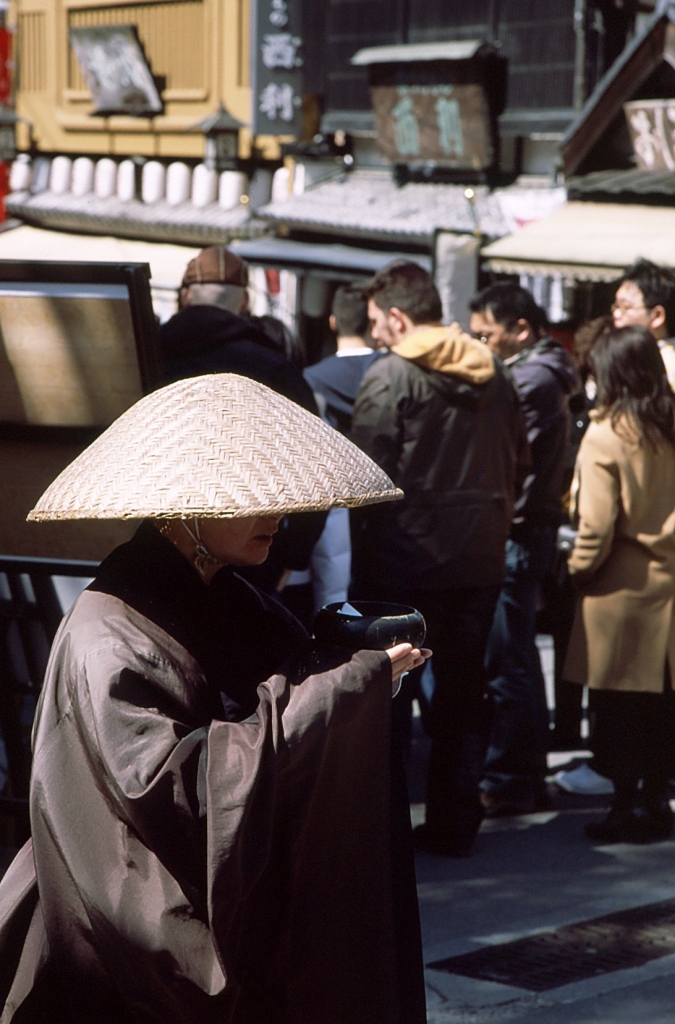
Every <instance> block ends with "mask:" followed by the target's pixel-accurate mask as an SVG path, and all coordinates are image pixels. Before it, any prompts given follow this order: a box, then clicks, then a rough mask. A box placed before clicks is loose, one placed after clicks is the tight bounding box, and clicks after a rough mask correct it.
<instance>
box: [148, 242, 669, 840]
mask: <svg viewBox="0 0 675 1024" xmlns="http://www.w3.org/2000/svg"><path fill="white" fill-rule="evenodd" d="M246 283H247V271H246V266H245V264H244V263H243V261H241V260H240V259H238V258H237V257H236V256H234V254H232V253H230V252H228V251H227V250H226V249H223V248H221V247H212V248H211V249H207V250H204V251H203V252H202V253H201V254H200V255H199V256H198V257H196V259H194V260H193V261H191V263H190V265H189V267H188V270H187V272H186V275H185V280H184V286H183V289H182V292H181V295H182V307H183V308H182V309H181V311H180V312H179V313H178V314H177V315H176V316H175V317H174V318H173V319H172V320H171V321H170V322H169V323H168V324H166V325H165V326H163V327H162V328H161V329H160V344H161V350H162V356H163V360H164V366H165V369H166V374H167V380H173V379H177V378H179V377H182V376H187V375H190V374H194V373H198V372H204V371H205V370H210V371H216V370H217V371H228V370H229V371H234V372H238V373H243V374H246V375H249V376H252V377H254V378H256V379H258V380H261V381H262V382H264V383H266V384H268V385H270V386H271V387H273V388H275V389H276V390H279V391H281V392H282V393H283V394H285V395H287V396H288V397H290V398H292V399H293V400H295V401H299V402H300V403H301V404H303V405H304V406H305V407H306V408H308V409H312V411H315V412H316V413H318V414H319V415H321V416H322V417H323V418H324V419H325V420H326V421H327V422H328V423H330V424H331V425H332V426H334V427H335V428H336V429H337V430H339V431H341V432H342V433H343V434H345V435H347V436H348V437H350V438H351V439H352V440H353V441H354V442H355V443H356V444H357V445H358V446H359V447H360V448H362V450H363V451H365V452H366V453H367V454H368V455H370V457H371V458H372V459H373V460H374V461H375V462H376V463H377V464H378V465H379V466H380V467H381V468H382V469H384V470H385V472H386V473H387V474H388V475H389V476H390V477H391V479H392V480H393V481H394V483H395V484H396V485H397V486H399V487H400V488H401V489H402V490H403V492H404V495H405V497H404V498H403V500H402V501H400V502H397V503H394V504H387V505H376V506H372V507H367V508H363V509H360V510H352V511H351V513H347V511H346V510H344V509H334V510H333V511H332V512H330V513H329V515H328V516H327V517H326V516H325V515H323V514H317V513H313V514H308V515H300V516H291V517H286V519H285V520H284V522H283V523H282V528H281V530H280V537H281V542H280V543H277V544H276V550H275V553H274V556H273V557H272V558H271V559H269V560H268V563H267V564H266V565H265V566H264V567H260V568H259V569H253V570H245V575H247V576H248V577H249V578H250V579H251V580H252V581H254V582H255V583H257V585H259V586H263V587H264V588H267V589H268V590H269V591H271V592H273V593H275V594H276V596H277V597H278V598H279V599H280V600H281V601H282V602H283V603H284V604H286V606H287V607H288V608H289V609H291V610H292V611H293V612H294V613H295V614H296V615H297V616H298V617H299V618H300V619H301V621H303V623H304V624H305V626H307V627H308V628H310V629H311V624H312V620H313V616H314V615H315V614H316V612H317V610H318V609H319V608H320V607H321V606H322V605H324V604H327V603H329V602H339V601H343V600H347V599H348V598H351V600H357V599H361V600H366V599H367V600H373V601H389V602H396V603H400V604H405V605H412V606H414V607H416V608H417V609H419V610H420V611H421V612H422V613H423V615H424V617H425V620H426V624H427V637H428V644H429V646H430V648H432V649H433V651H434V656H433V659H432V660H431V662H430V663H429V664H428V665H426V666H425V667H424V669H423V670H422V669H420V670H418V671H417V672H416V673H413V674H412V675H411V677H410V678H409V679H407V680H406V683H405V685H404V686H403V689H402V692H401V695H400V696H399V698H398V699H397V702H396V709H395V720H396V726H397V730H398V734H399V738H400V742H401V744H402V745H403V748H404V749H405V748H406V745H407V744H408V742H409V738H410V722H411V703H412V701H413V699H416V700H417V701H418V702H419V707H420V710H421V714H422V721H423V724H424V727H425V729H426V731H427V732H428V734H429V736H430V738H431V747H430V760H429V766H428V777H427V792H426V820H425V823H424V824H423V825H422V826H419V827H418V829H417V830H416V833H415V841H416V843H417V844H418V845H419V846H421V847H423V848H425V849H427V850H431V851H435V852H438V853H441V854H446V855H452V856H463V855H467V854H468V853H470V852H471V850H472V847H473V844H474V840H475V836H476V834H477V832H478V830H479V828H480V824H481V821H482V819H483V817H484V816H485V815H491V816H492V815H511V814H522V813H527V812H528V811H532V810H535V809H537V808H541V807H542V806H545V805H546V802H547V784H546V779H547V772H548V769H547V754H548V753H549V751H550V750H551V749H558V750H562V749H568V750H574V749H577V750H578V749H580V748H582V747H585V746H586V745H587V740H586V738H585V737H583V736H582V719H583V711H582V693H583V688H584V687H588V688H589V689H590V693H591V695H590V700H589V704H590V721H591V724H592V730H591V737H590V746H591V748H592V750H593V752H594V755H595V756H594V759H593V761H592V762H591V761H585V762H584V763H583V765H582V767H581V768H580V769H577V770H576V772H575V771H568V772H561V773H559V776H558V778H559V781H560V784H561V785H562V786H564V787H565V788H567V789H569V790H571V791H579V792H584V791H585V792H598V793H599V792H605V793H612V792H613V794H614V798H613V803H612V807H611V810H610V812H609V814H608V817H607V819H606V820H605V821H604V822H602V823H600V824H599V825H598V826H597V827H594V826H591V827H589V833H590V834H591V836H592V837H595V838H603V837H604V838H605V839H607V838H608V837H610V838H613V839H615V840H618V839H621V840H628V841H632V840H635V841H648V840H649V839H652V838H659V837H661V836H663V835H666V834H668V833H669V832H670V828H671V823H672V814H671V812H670V806H669V803H668V785H669V779H670V777H671V775H674V774H675V768H671V765H670V758H671V754H670V747H671V738H670V737H671V736H672V731H671V721H670V716H671V710H670V702H671V685H670V673H669V668H668V665H669V658H670V655H671V653H673V644H675V629H674V628H673V590H674V584H673V577H674V574H675V522H674V521H672V519H671V515H672V510H673V509H675V492H673V487H675V478H673V477H672V473H675V434H673V428H672V426H671V421H672V415H673V412H672V391H671V389H672V386H673V385H674V384H675V345H674V344H673V341H672V340H671V339H672V338H673V337H674V336H675V278H674V277H673V275H672V273H671V272H670V271H667V270H664V269H662V268H659V267H656V266H655V265H653V264H651V263H649V262H647V261H644V260H641V261H639V262H638V263H637V264H636V265H635V266H634V267H631V268H629V269H628V270H627V271H626V272H625V274H624V275H623V277H622V278H621V280H620V281H619V282H618V285H617V288H616V294H615V300H614V303H613V305H612V308H611V311H609V312H608V313H607V315H606V316H602V317H599V318H597V319H595V320H593V321H590V322H588V323H585V324H582V325H581V326H580V327H579V329H578V330H577V333H576V335H575V339H574V348H573V350H572V351H568V350H567V349H566V348H565V347H563V345H561V344H560V343H559V342H558V341H557V340H555V338H554V337H552V336H551V334H550V333H549V331H548V329H547V324H546V316H545V314H544V312H543V310H542V309H540V308H539V306H538V305H537V304H536V302H535V300H534V298H533V297H532V295H531V294H530V293H529V292H528V291H526V290H525V289H524V288H522V287H520V286H518V285H516V284H513V283H509V282H507V283H499V284H494V285H491V286H490V287H487V288H485V289H484V290H483V291H481V292H480V293H478V294H477V295H476V296H475V297H474V299H473V300H472V302H471V304H470V309H471V319H470V333H468V332H466V331H464V330H462V329H461V328H460V327H459V325H458V324H456V323H455V324H452V325H451V326H443V325H442V322H441V321H442V310H441V302H440V297H439V294H438V291H437V289H436V286H435V284H434V281H433V278H432V277H431V275H430V274H429V273H427V271H425V270H423V269H422V268H421V267H420V266H419V265H418V264H417V263H414V262H410V261H402V260H398V261H394V262H393V263H391V264H390V265H389V266H387V267H385V268H384V269H383V270H381V271H380V272H378V273H377V274H376V275H375V276H374V278H373V279H372V280H371V281H370V282H368V283H367V284H366V285H365V286H364V285H363V284H362V283H353V284H351V285H342V286H340V287H339V288H338V289H337V290H336V293H335V296H334V300H333V307H332V313H331V318H330V326H331V329H332V331H333V332H334V334H335V339H336V341H335V352H334V353H333V354H330V355H328V356H326V357H325V358H323V359H322V360H320V361H319V362H318V363H315V364H314V365H312V366H309V367H307V368H306V369H305V370H304V373H303V372H301V371H300V370H299V369H298V368H297V367H296V366H295V365H293V362H292V361H291V360H290V359H289V358H288V337H287V332H285V331H284V330H282V329H281V328H280V325H275V322H274V321H272V320H271V318H263V320H260V319H257V318H251V317H249V316H248V314H247V306H246ZM265 320H266V321H267V322H264V321H265ZM195 337H198V338H199V339H200V340H199V351H196V350H195V344H194V339H195ZM657 357H658V358H657ZM575 462H576V468H574V467H575ZM671 481H672V482H671ZM564 524H568V525H569V526H570V527H571V528H572V530H573V532H572V533H571V534H570V537H571V540H570V541H569V545H568V546H571V554H570V553H569V551H563V549H564V547H565V545H561V546H560V549H558V546H557V537H558V531H559V529H560V527H561V526H563V525H564ZM568 554H570V557H569V566H568V564H567V555H568ZM542 606H544V607H543V608H542ZM542 619H546V621H547V626H546V627H545V628H547V629H548V630H549V631H550V633H551V634H552V636H553V640H554V646H555V706H556V707H555V718H554V720H553V721H551V715H550V711H549V707H548V704H547V697H546V689H545V683H544V677H543V673H542V667H541V659H540V654H539V649H538V647H537V643H536V636H537V632H538V630H539V628H540V626H541V623H542ZM636 723H640V724H639V727H638V726H636ZM629 741H630V742H629ZM627 748H629V749H630V757H628V756H626V750H627ZM618 751H622V752H623V758H622V761H621V763H617V752H618ZM612 752H614V756H613V754H612ZM591 765H592V767H591Z"/></svg>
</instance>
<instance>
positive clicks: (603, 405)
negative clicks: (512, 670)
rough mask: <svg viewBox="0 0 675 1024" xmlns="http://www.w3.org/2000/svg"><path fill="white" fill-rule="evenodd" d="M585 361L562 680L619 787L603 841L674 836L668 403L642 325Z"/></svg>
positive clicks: (601, 345) (672, 448) (610, 338)
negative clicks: (587, 718)
mask: <svg viewBox="0 0 675 1024" xmlns="http://www.w3.org/2000/svg"><path fill="white" fill-rule="evenodd" d="M590 361H591V366H592V371H593V375H594V377H595V380H596V383H597V389H598V395H597V408H596V410H595V411H594V412H592V413H591V423H590V426H589V428H588V430H587V432H586V434H585V435H584V438H583V440H582V442H581V447H580V449H579V457H578V459H577V467H576V477H575V483H576V485H577V487H578V491H577V496H578V500H577V519H578V535H577V537H576V540H575V543H574V547H573V550H572V553H571V556H570V561H569V570H570V573H571V574H572V576H573V578H574V579H575V582H576V583H577V584H578V585H579V588H580V594H579V601H578V603H577V611H576V617H575V623H574V627H573V630H572V638H571V641H570V648H569V652H568V657H567V664H566V666H565V678H566V679H571V680H574V681H576V682H579V683H587V684H588V686H589V688H590V689H591V691H592V698H593V707H594V710H595V725H594V730H593V738H592V746H593V750H594V754H595V765H596V767H597V770H598V771H599V772H601V773H602V774H603V775H606V776H607V777H608V778H610V779H611V780H612V782H613V783H614V794H615V795H614V800H613V803H612V806H611V808H610V811H609V813H608V814H607V816H606V818H605V819H604V821H602V822H600V823H597V824H591V825H588V826H587V828H586V834H587V835H588V836H589V838H591V839H594V840H596V841H600V842H605V843H606V842H642V843H644V842H652V841H654V840H659V839H665V838H666V837H667V836H669V835H670V832H671V830H672V825H673V813H672V811H671V808H670V804H669V800H668V785H669V782H668V780H669V778H670V777H671V775H672V769H673V736H675V733H674V732H673V725H674V723H675V714H674V712H673V694H672V688H671V671H672V666H673V664H675V618H674V613H675V397H674V396H673V394H672V392H671V390H670V388H669V386H668V381H667V378H666V372H665V369H664V366H663V361H662V359H661V356H660V353H659V349H658V346H657V344H656V342H655V340H654V338H653V337H652V335H651V334H650V332H649V331H648V330H646V329H645V328H643V327H624V328H620V329H617V328H611V329H609V330H607V331H606V332H605V333H604V334H602V335H601V336H600V338H599V339H598V340H597V341H596V342H595V344H594V346H593V348H592V351H591V354H590Z"/></svg>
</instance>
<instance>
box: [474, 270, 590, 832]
mask: <svg viewBox="0 0 675 1024" xmlns="http://www.w3.org/2000/svg"><path fill="white" fill-rule="evenodd" d="M469 307H470V309H471V331H472V333H473V335H474V337H476V338H478V339H479V340H480V341H482V342H483V343H484V344H485V345H486V346H487V347H488V348H489V349H490V351H491V352H492V353H494V355H496V356H498V357H499V358H500V359H501V360H502V362H503V363H504V365H505V366H506V367H508V369H509V371H510V373H511V376H512V378H513V381H514V383H515V385H516V389H517V391H518V394H519V396H520V402H521V406H522V409H523V413H524V415H525V424H526V427H527V438H528V441H529V443H530V451H531V454H532V472H531V473H530V475H529V476H528V478H527V480H526V481H525V485H524V487H523V490H522V492H521V494H520V497H519V498H518V500H517V502H516V507H515V511H514V517H513V522H512V525H511V531H510V534H509V538H508V540H507V542H506V577H505V580H504V585H503V587H502V590H501V593H500V595H499V600H498V601H497V607H496V611H495V616H494V620H493V623H492V630H491V632H490V639H489V641H488V646H487V655H486V665H487V672H488V679H489V684H488V685H489V690H490V693H491V696H492V698H493V702H494V718H493V723H492V731H491V736H490V744H489V747H488V751H487V757H486V760H485V774H484V777H483V781H482V783H481V798H482V802H483V806H484V808H485V811H486V813H487V814H488V815H492V816H496V815H500V814H502V815H509V814H523V813H527V812H529V811H533V810H536V809H537V808H538V807H539V806H542V805H543V803H544V802H545V793H546V791H545V776H546V752H547V750H548V743H549V727H548V708H547V705H546V692H545V686H544V677H543V674H542V670H541V663H540V660H539V652H538V650H537V646H536V642H535V641H536V632H537V628H536V627H537V624H536V615H537V601H538V597H539V591H540V588H541V584H542V582H543V579H544V576H545V574H546V572H547V570H548V569H549V567H550V565H551V562H552V560H553V554H554V547H555V535H556V530H557V527H558V525H559V523H560V520H561V513H562V492H563V477H564V471H565V464H566V455H567V446H568V437H569V412H568V396H569V395H570V394H572V393H573V392H574V391H575V390H576V389H577V387H578V381H577V375H576V371H575V369H574V366H573V364H572V360H571V359H570V357H569V355H568V354H567V352H565V350H564V349H563V348H561V346H560V345H559V344H558V343H557V342H556V341H554V340H553V338H550V337H548V336H547V335H546V332H545V329H544V328H545V321H546V318H545V314H544V312H543V310H542V309H540V308H539V306H538V305H537V304H536V302H535V301H534V298H533V297H532V295H531V294H530V293H529V292H528V291H526V290H525V289H524V288H520V287H518V285H515V284H494V285H491V286H490V287H489V288H486V289H484V291H482V292H480V293H479V294H478V295H476V296H475V297H474V298H473V299H472V300H471V302H470V303H469Z"/></svg>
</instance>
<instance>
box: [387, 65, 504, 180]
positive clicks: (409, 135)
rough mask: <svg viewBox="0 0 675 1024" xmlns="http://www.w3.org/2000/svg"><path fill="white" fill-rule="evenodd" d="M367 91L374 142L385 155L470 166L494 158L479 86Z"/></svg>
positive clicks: (405, 160) (480, 166)
mask: <svg viewBox="0 0 675 1024" xmlns="http://www.w3.org/2000/svg"><path fill="white" fill-rule="evenodd" d="M371 94H372V99H373V109H374V113H375V123H376V126H377V139H378V144H379V146H380V149H381V150H382V152H383V153H384V155H385V156H387V157H388V158H389V159H390V160H392V161H394V162H402V163H414V162H417V161H425V160H433V161H434V162H435V163H437V164H439V165H444V166H447V167H458V168H463V167H466V168H472V169H474V170H482V169H483V168H485V167H489V166H490V165H491V163H492V162H493V160H494V148H493V142H492V132H491V127H490V115H489V110H488V105H487V101H486V97H485V93H484V91H483V89H482V88H481V87H480V86H479V85H420V86H417V85H398V86H389V85H378V86H375V87H374V88H372V89H371Z"/></svg>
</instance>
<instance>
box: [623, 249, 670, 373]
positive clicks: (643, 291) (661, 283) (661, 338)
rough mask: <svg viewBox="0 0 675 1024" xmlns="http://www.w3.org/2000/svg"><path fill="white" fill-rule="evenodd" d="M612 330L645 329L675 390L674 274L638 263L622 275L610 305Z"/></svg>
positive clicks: (650, 265)
mask: <svg viewBox="0 0 675 1024" xmlns="http://www.w3.org/2000/svg"><path fill="white" fill-rule="evenodd" d="M612 318H613V320H614V326H615V327H635V326H637V327H646V328H647V329H648V330H649V331H651V333H652V334H653V335H654V338H655V339H656V341H657V342H658V346H659V349H660V350H661V356H662V358H663V362H664V365H665V367H666V373H667V374H668V382H669V384H670V386H671V388H673V389H674V390H675V344H674V343H673V337H674V336H675V273H673V271H672V270H669V269H667V268H666V267H659V266H657V265H656V263H651V262H650V260H638V261H637V263H634V264H633V265H632V266H631V267H629V268H628V269H627V270H626V272H625V273H624V275H623V277H622V278H621V280H620V282H619V286H618V288H617V290H616V296H615V298H614V303H613V305H612Z"/></svg>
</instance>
